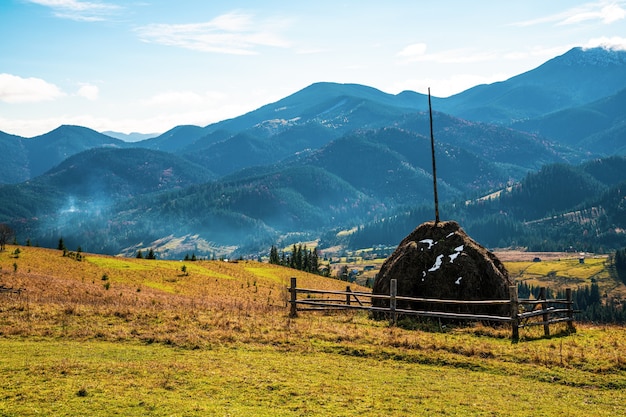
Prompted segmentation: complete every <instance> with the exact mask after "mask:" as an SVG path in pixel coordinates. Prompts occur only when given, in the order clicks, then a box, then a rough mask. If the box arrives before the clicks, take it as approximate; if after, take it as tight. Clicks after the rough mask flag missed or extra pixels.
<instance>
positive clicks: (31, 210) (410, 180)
mask: <svg viewBox="0 0 626 417" xmlns="http://www.w3.org/2000/svg"><path fill="white" fill-rule="evenodd" d="M625 100H626V52H624V51H614V50H607V49H602V48H596V49H581V48H575V49H572V50H570V51H569V52H567V53H566V54H564V55H562V56H559V57H555V58H554V59H552V60H550V61H548V62H546V63H545V64H543V65H541V66H540V67H538V68H536V69H534V70H531V71H529V72H526V73H524V74H520V75H518V76H516V77H513V78H511V79H509V80H506V81H503V82H500V83H495V84H490V85H481V86H476V87H474V88H472V89H469V90H467V91H465V92H462V93H460V94H457V95H455V96H451V97H448V98H433V110H434V114H433V125H434V130H433V133H434V137H435V140H436V158H437V159H436V161H437V180H438V182H437V184H438V189H439V196H440V201H441V203H442V204H443V205H448V206H447V207H459V206H460V204H461V203H462V202H466V201H483V203H481V204H479V206H481V207H483V206H484V205H485V204H486V203H484V201H486V200H484V199H483V200H480V199H479V198H480V197H481V196H484V195H488V194H491V193H494V192H498V190H504V192H503V191H499V192H498V193H497V195H498V196H500V197H498V198H497V200H498V201H499V203H498V204H500V205H502V207H504V206H506V207H507V210H504V209H502V210H500V211H502V212H503V213H510V219H515V221H516V222H517V223H515V224H516V225H515V226H514V227H513V226H510V225H509V226H510V227H509V229H510V230H509V229H507V230H508V231H507V230H503V231H502V233H500V234H497V233H496V234H495V237H493V236H491V235H494V233H491V232H490V233H483V235H484V236H491V237H485V239H486V240H487V239H488V243H489V244H490V245H496V244H498V243H500V242H505V243H515V242H516V240H515V239H514V236H506V233H509V234H511V233H513V232H515V233H518V236H520V235H519V233H520V232H519V231H520V230H526V229H528V228H529V227H530V226H529V225H532V224H534V223H532V222H533V221H539V220H541V219H543V218H544V217H545V216H546V215H547V214H551V215H557V214H560V213H568V212H572V210H574V209H577V210H584V207H582V204H583V203H582V201H579V200H576V201H570V200H571V199H568V198H567V196H568V195H569V194H568V193H576V194H581V195H582V196H583V197H585V198H584V201H587V202H589V203H590V204H591V201H592V200H593V198H595V199H596V200H595V202H596V203H598V199H601V198H605V199H609V200H610V197H607V196H604V195H600V194H601V193H609V194H610V193H611V192H618V190H621V188H620V185H619V183H620V180H621V181H625V180H626V175H624V174H622V172H626V171H620V170H615V169H613V170H612V171H611V173H612V174H611V176H610V177H611V178H610V181H609V182H608V183H607V182H606V181H605V180H606V179H605V180H599V179H597V178H595V177H593V176H591V177H592V179H589V178H588V177H587V176H590V175H591V174H589V173H585V174H584V177H585V178H586V180H589V181H586V180H585V181H582V180H580V179H579V178H578V177H577V176H571V177H570V178H577V180H576V181H572V183H574V184H576V185H575V186H574V189H573V190H572V189H569V191H568V193H565V194H564V195H563V198H561V199H560V200H559V201H558V202H557V201H553V200H554V199H547V200H549V201H553V203H550V204H552V206H550V208H549V209H541V210H537V209H536V208H537V203H538V200H537V198H539V197H538V194H537V193H536V192H530V191H528V190H529V187H530V189H531V190H535V191H536V190H544V188H542V187H541V186H538V185H533V186H530V185H528V184H535V183H536V182H537V181H539V182H542V181H543V182H544V183H545V184H549V183H550V181H553V180H554V178H552V177H559V176H558V175H557V172H560V171H558V170H556V169H552V170H549V169H548V168H546V167H553V166H557V167H569V168H568V169H571V170H573V171H572V172H580V170H582V171H584V169H586V168H581V167H583V166H586V165H585V164H587V163H589V162H587V161H593V160H602V161H611V162H605V164H604V166H621V165H619V164H620V162H619V161H621V160H622V159H623V156H624V155H626V141H624V135H625V133H626V132H625V129H626V117H625V116H626V113H624V109H625V108H626V103H625ZM115 136H118V137H120V136H119V135H115ZM122 137H123V136H122ZM0 150H2V151H3V152H4V155H5V156H7V158H6V163H5V164H4V165H2V167H0V182H2V183H3V185H0V221H2V222H5V223H8V224H9V225H11V227H13V228H14V229H15V230H16V232H17V236H18V239H22V240H26V239H29V240H30V241H33V242H37V243H38V244H41V245H43V246H52V245H56V241H58V239H59V238H61V237H62V238H63V239H64V241H65V242H67V244H68V247H71V245H75V246H79V245H80V246H81V247H82V248H83V249H84V250H89V251H93V252H103V253H111V254H125V255H132V254H133V252H135V251H136V250H138V249H145V248H153V249H155V250H156V252H157V253H158V254H159V255H160V256H162V257H177V256H180V255H181V254H183V256H184V252H185V251H189V250H192V251H195V253H197V254H204V255H208V254H211V255H213V256H215V255H220V256H222V255H224V256H232V255H233V254H235V255H243V254H251V253H257V252H263V251H265V250H266V249H267V248H268V247H269V246H271V245H272V244H285V245H288V244H290V243H291V242H297V241H307V240H317V239H320V237H322V236H325V238H324V239H323V240H322V241H320V242H328V245H331V244H333V245H334V244H337V243H338V242H337V241H336V239H332V238H328V237H329V236H330V237H332V236H333V234H334V233H336V231H338V230H347V229H352V228H355V227H356V228H357V229H359V228H360V232H359V233H360V235H359V236H360V237H361V238H363V235H364V233H365V232H366V231H367V230H368V226H367V225H371V227H372V228H371V230H376V229H377V228H380V224H381V223H380V222H383V221H384V219H399V218H405V217H406V216H405V214H406V213H415V212H422V211H421V209H420V207H429V206H432V203H431V201H432V193H433V181H432V161H431V153H430V128H429V115H428V97H427V96H424V95H422V94H419V93H415V92H410V91H405V92H402V93H400V94H397V95H392V94H387V93H384V92H381V91H379V90H377V89H374V88H371V87H367V86H363V85H357V84H336V83H316V84H313V85H310V86H309V87H307V88H305V89H303V90H301V91H298V92H296V93H294V94H292V95H290V96H288V97H286V98H284V99H282V100H279V101H278V102H276V103H271V104H268V105H266V106H263V107H261V108H259V109H257V110H255V111H252V112H250V113H247V114H244V115H242V116H240V117H236V118H233V119H229V120H225V121H222V122H219V123H215V124H211V125H209V126H205V127H199V126H176V127H174V128H173V129H171V130H169V131H168V132H165V133H163V134H161V135H158V136H155V137H149V138H147V139H143V140H139V141H135V142H129V141H124V140H120V139H117V138H114V137H111V136H109V135H105V134H102V133H98V132H95V131H93V130H91V129H88V128H85V127H79V126H60V127H59V128H57V129H55V130H53V131H51V132H49V133H46V134H44V135H41V136H37V137H33V138H22V137H19V136H14V135H10V134H7V133H2V132H0ZM615 160H616V161H618V162H615ZM546 170H547V171H546ZM546 172H548V173H547V174H546ZM568 172H569V171H568ZM572 172H570V174H571V173H572ZM539 173H541V175H540V176H539V177H537V178H542V179H541V180H538V179H537V178H536V177H533V175H539ZM572 175H573V174H572ZM581 175H582V174H581ZM594 175H596V176H597V175H600V176H601V173H597V174H594ZM607 175H608V174H607ZM559 178H560V177H559ZM533 181H535V182H533ZM603 181H604V182H603ZM524 184H526V185H524ZM559 184H561V185H559V187H561V188H563V184H562V183H560V182H559ZM577 187H578V188H577ZM507 190H511V191H510V192H508V191H507ZM520 190H525V192H524V193H522V192H521V191H520ZM577 190H578V191H577ZM526 191H528V192H526ZM553 191H554V190H553ZM515 193H519V194H515ZM542 193H543V194H541V195H542V196H543V197H541V198H543V199H544V200H546V193H545V191H542ZM553 194H555V195H556V194H558V193H556V192H553ZM512 195H513V196H515V197H512ZM522 196H523V197H522ZM592 197H593V198H592ZM512 198H513V199H514V201H515V204H510V205H506V204H505V203H504V202H505V201H509V200H510V199H512ZM511 201H512V200H511ZM603 201H604V200H603ZM606 201H608V200H606ZM618 203H619V204H623V203H621V202H620V200H619V199H618ZM462 204H465V203H462ZM489 204H496V203H495V202H493V201H491V202H490V203H489ZM507 204H508V203H507ZM550 204H549V205H550ZM597 205H599V203H598V204H596V206H597ZM470 206H473V207H475V206H476V205H470ZM494 207H495V206H494ZM494 210H495V209H491V208H489V209H488V210H487V211H483V212H481V213H480V216H482V217H481V218H482V219H483V220H484V219H488V218H489V219H494V218H493V213H494ZM609 211H610V210H609ZM448 212H449V213H450V215H454V216H457V217H458V218H464V217H466V216H467V213H468V212H471V210H469V209H468V211H466V212H464V211H455V210H449V211H448ZM520 213H522V214H520ZM524 213H525V214H524ZM598 213H601V214H603V215H606V213H607V210H606V209H605V210H604V211H599V212H598ZM409 218H411V217H409ZM564 218H565V217H564ZM615 218H619V215H618V216H617V217H615ZM477 220H479V219H476V218H473V219H471V221H470V220H468V221H467V226H466V227H467V228H468V229H469V230H468V231H470V232H471V227H472V226H471V225H475V226H473V227H476V229H475V230H476V231H477V233H478V234H479V235H480V234H481V233H482V232H479V230H482V229H489V227H488V224H487V225H486V226H481V225H480V224H479V223H480V222H477ZM594 221H595V220H594ZM494 222H496V223H497V222H499V223H498V224H502V219H499V220H495V219H494ZM596 223H597V224H600V223H598V222H597V221H596ZM387 224H390V222H389V221H388V223H387ZM494 224H495V223H494ZM521 225H525V226H524V227H525V228H526V229H524V227H522V226H521ZM415 226H416V224H414V225H413V226H412V227H411V226H410V225H406V227H408V229H407V230H405V231H404V232H405V233H404V234H406V233H408V232H410V230H412V228H413V227H415ZM605 226H606V228H613V230H619V229H620V228H624V229H626V224H611V225H603V226H602V227H605ZM481 227H482V229H481ZM491 229H493V230H497V228H496V227H491ZM373 235H376V234H375V233H374V234H373ZM616 236H617V237H616V239H614V240H615V242H617V243H614V244H618V243H619V244H621V242H622V240H620V236H619V233H617V234H616ZM401 237H402V236H400V238H401ZM392 239H393V238H392ZM364 240H367V239H364ZM383 240H385V239H383ZM387 240H388V239H387ZM517 240H518V241H520V239H517ZM521 240H523V239H521ZM357 241H358V239H353V240H352V241H351V242H352V243H350V240H347V241H345V240H344V241H343V242H339V243H341V244H352V245H356V244H357V243H356V242H357ZM398 241H399V239H398ZM378 243H385V244H393V242H389V241H385V242H382V241H381V242H376V241H375V240H374V241H368V244H372V245H374V244H378ZM396 243H397V242H396ZM518 243H519V242H518ZM320 245H322V243H320ZM322 249H323V248H322Z"/></svg>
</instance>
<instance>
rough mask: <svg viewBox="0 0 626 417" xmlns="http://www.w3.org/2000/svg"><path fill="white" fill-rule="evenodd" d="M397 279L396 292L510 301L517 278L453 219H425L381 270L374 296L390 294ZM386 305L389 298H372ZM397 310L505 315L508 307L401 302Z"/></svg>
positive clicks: (438, 296) (414, 295) (444, 297)
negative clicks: (442, 220)
mask: <svg viewBox="0 0 626 417" xmlns="http://www.w3.org/2000/svg"><path fill="white" fill-rule="evenodd" d="M394 278H395V279H396V280H397V294H398V296H407V297H419V298H436V299H450V300H503V299H509V286H511V285H513V280H512V279H511V278H510V277H509V273H508V271H507V270H506V268H505V267H504V265H503V264H502V263H501V262H500V261H499V260H498V258H497V257H496V256H495V255H494V254H493V253H491V252H490V251H488V250H487V249H485V248H484V247H483V246H481V245H480V244H478V243H477V242H476V241H474V240H473V239H472V238H470V237H469V236H468V235H467V234H466V233H465V231H463V229H461V227H460V226H459V225H458V223H456V222H453V221H447V222H439V223H437V224H435V222H427V223H423V224H421V225H420V226H418V227H417V228H416V229H415V230H414V231H413V232H412V233H411V234H410V235H408V236H407V237H406V238H404V240H402V242H401V243H400V245H398V248H397V249H396V250H395V251H394V253H393V254H392V255H391V257H389V258H388V259H387V260H386V261H385V263H384V264H383V265H382V267H381V269H380V273H379V274H378V276H377V277H376V280H375V282H374V288H373V292H374V294H385V295H388V294H389V286H390V282H391V280H392V279H394ZM374 305H375V306H380V307H383V306H384V307H386V306H388V301H387V300H374ZM397 308H399V309H400V308H408V309H413V310H425V309H428V310H435V311H445V312H455V313H473V314H489V315H499V316H506V315H508V314H509V312H508V306H497V305H496V306H484V305H473V306H471V307H470V306H459V305H441V304H438V305H434V304H433V305H425V304H424V303H415V302H413V303H409V302H406V301H401V300H398V302H397Z"/></svg>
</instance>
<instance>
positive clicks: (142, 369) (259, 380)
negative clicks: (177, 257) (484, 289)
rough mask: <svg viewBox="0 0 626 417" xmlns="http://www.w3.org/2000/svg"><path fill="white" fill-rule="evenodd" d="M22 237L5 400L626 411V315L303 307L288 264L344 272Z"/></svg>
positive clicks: (1, 368) (8, 324) (4, 298)
mask: <svg viewBox="0 0 626 417" xmlns="http://www.w3.org/2000/svg"><path fill="white" fill-rule="evenodd" d="M19 249H20V251H21V252H20V253H19V254H18V255H17V257H16V255H14V250H15V247H11V246H9V247H8V248H7V251H5V252H3V253H0V267H1V268H2V269H1V270H0V285H2V286H5V287H12V288H24V289H25V291H23V292H22V293H21V294H13V293H1V294H0V352H1V354H0V379H1V380H2V382H3V383H2V384H0V416H30V415H33V416H34V415H61V416H62V415H72V416H74V415H102V416H109V415H138V416H139V415H142V416H143V415H155V416H162V415H163V416H166V415H167V416H193V415H198V416H205V415H215V416H249V415H256V416H265V415H267V416H270V415H271V416H278V415H281V416H282V415H284V416H328V415H333V416H353V415H359V416H380V415H393V416H414V415H447V416H450V415H458V416H468V415H469V416H529V415H533V416H554V415H565V416H589V415H594V416H617V415H625V414H626V352H624V349H623V346H624V345H626V331H624V329H623V328H619V327H593V326H581V325H578V326H577V329H578V331H577V332H576V333H575V334H573V335H568V336H566V335H564V333H559V331H558V330H559V329H558V328H557V329H556V331H555V332H554V333H555V334H557V336H555V337H552V338H549V339H544V338H541V337H540V330H539V329H531V330H522V333H521V336H522V341H521V342H520V343H511V340H510V339H509V338H508V336H509V330H508V329H506V328H503V329H493V328H489V327H483V326H480V325H472V326H468V327H465V328H459V327H449V328H444V329H442V330H440V329H438V330H436V331H426V330H408V329H406V328H403V327H391V326H389V324H388V323H387V322H384V321H374V320H371V319H370V318H368V317H367V315H365V314H363V313H350V312H348V313H338V314H332V315H330V314H318V313H315V314H313V313H301V314H300V316H299V317H298V318H295V319H290V318H289V317H288V315H287V313H288V307H287V296H288V294H287V293H286V291H285V286H286V285H287V282H288V279H289V277H291V276H296V277H297V278H298V282H299V286H300V285H301V286H304V287H314V288H325V289H344V288H345V283H344V282H340V281H336V280H329V279H324V278H321V277H317V276H312V275H308V274H304V273H300V272H298V271H294V270H290V269H285V268H282V267H277V266H273V265H268V264H259V263H256V262H238V263H227V262H220V261H202V262H185V263H183V262H175V261H154V260H152V261H150V260H142V259H122V258H112V257H103V256H96V255H90V254H87V255H86V258H85V260H83V261H82V262H77V261H75V260H73V259H70V258H67V257H62V256H61V255H62V253H61V252H60V251H55V250H46V249H40V248H32V247H20V248H19ZM183 266H185V268H184V269H185V271H183V268H182V267H183ZM525 271H526V272H525V274H530V273H531V272H530V271H529V270H528V268H527V269H525ZM559 274H560V273H559ZM533 332H535V333H533Z"/></svg>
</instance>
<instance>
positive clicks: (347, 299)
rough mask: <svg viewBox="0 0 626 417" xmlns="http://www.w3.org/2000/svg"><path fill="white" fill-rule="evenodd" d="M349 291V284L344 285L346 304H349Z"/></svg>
mask: <svg viewBox="0 0 626 417" xmlns="http://www.w3.org/2000/svg"><path fill="white" fill-rule="evenodd" d="M351 292H352V290H351V289H350V286H349V285H346V305H350V298H351V297H352V296H351V295H350V293H351Z"/></svg>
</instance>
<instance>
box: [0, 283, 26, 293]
mask: <svg viewBox="0 0 626 417" xmlns="http://www.w3.org/2000/svg"><path fill="white" fill-rule="evenodd" d="M22 291H25V289H24V288H11V287H5V286H4V285H0V293H3V292H4V293H10V294H21V293H22Z"/></svg>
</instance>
